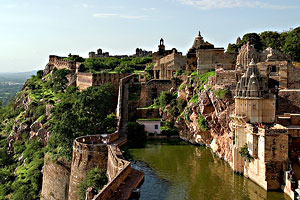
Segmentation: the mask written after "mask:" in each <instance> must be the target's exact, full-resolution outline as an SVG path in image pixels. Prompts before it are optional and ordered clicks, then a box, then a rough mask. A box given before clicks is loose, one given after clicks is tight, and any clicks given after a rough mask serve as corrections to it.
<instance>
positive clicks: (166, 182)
mask: <svg viewBox="0 0 300 200" xmlns="http://www.w3.org/2000/svg"><path fill="white" fill-rule="evenodd" d="M129 153H130V155H131V156H132V158H133V161H132V162H133V163H132V166H133V167H135V168H137V169H139V170H142V171H143V172H144V173H145V182H144V184H143V185H142V187H141V198H140V199H141V200H160V199H168V200H175V199H191V200H194V199H195V200H198V199H203V200H206V199H207V200H209V199H214V200H219V199H222V200H223V199H224V200H231V199H234V200H235V199H236V200H240V199H241V200H248V199H249V200H250V199H251V200H258V199H268V200H285V199H286V200H289V198H288V197H287V196H286V195H284V194H283V193H280V192H266V191H265V190H263V189H262V188H260V187H259V186H258V185H256V184H255V183H253V182H252V181H250V180H248V179H246V178H244V177H243V176H239V175H236V174H234V173H233V172H232V170H231V168H230V166H229V164H228V163H226V162H225V161H223V160H221V159H220V158H218V157H217V156H215V155H214V154H213V153H212V152H211V151H210V150H209V149H208V148H205V147H200V146H193V145H189V144H186V143H185V142H181V141H178V140H177V141H173V142H170V141H168V142H162V141H152V142H148V143H147V144H146V147H145V148H130V149H129Z"/></svg>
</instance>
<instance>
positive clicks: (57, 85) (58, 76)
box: [53, 69, 70, 91]
mask: <svg viewBox="0 0 300 200" xmlns="http://www.w3.org/2000/svg"><path fill="white" fill-rule="evenodd" d="M69 73H70V70H67V69H60V70H57V71H55V72H53V83H54V86H53V87H54V90H56V91H64V90H65V89H66V88H67V83H68V79H67V77H66V76H67V75H68V74H69Z"/></svg>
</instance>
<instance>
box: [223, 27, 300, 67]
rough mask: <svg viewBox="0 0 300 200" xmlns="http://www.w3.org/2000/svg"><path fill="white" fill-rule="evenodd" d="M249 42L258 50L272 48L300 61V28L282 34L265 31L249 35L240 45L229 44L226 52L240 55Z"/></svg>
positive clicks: (246, 35) (244, 37) (245, 36)
mask: <svg viewBox="0 0 300 200" xmlns="http://www.w3.org/2000/svg"><path fill="white" fill-rule="evenodd" d="M248 41H249V43H250V44H252V45H254V47H255V48H256V50H264V49H266V48H267V47H272V48H273V49H276V50H279V51H282V52H283V53H285V54H288V55H290V56H291V58H292V60H293V61H298V62H299V61H300V56H299V55H300V27H297V28H295V29H291V30H290V31H285V32H282V33H278V32H276V31H264V32H262V33H260V34H257V33H247V34H245V35H244V36H243V39H242V40H241V41H240V43H239V44H229V45H228V47H227V51H226V52H227V53H238V49H239V48H241V46H242V45H244V44H246V43H247V42H248Z"/></svg>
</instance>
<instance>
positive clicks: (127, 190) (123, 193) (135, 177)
mask: <svg viewBox="0 0 300 200" xmlns="http://www.w3.org/2000/svg"><path fill="white" fill-rule="evenodd" d="M143 180H144V173H143V172H140V171H138V170H136V169H133V168H131V172H130V174H129V176H128V177H127V178H126V179H125V182H123V183H122V184H121V185H120V187H119V188H118V191H116V192H115V193H114V194H113V196H112V197H111V198H110V200H127V199H129V198H130V195H131V191H132V190H133V189H135V188H137V187H138V186H139V185H140V184H141V183H142V181H143Z"/></svg>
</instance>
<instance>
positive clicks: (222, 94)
mask: <svg viewBox="0 0 300 200" xmlns="http://www.w3.org/2000/svg"><path fill="white" fill-rule="evenodd" d="M214 94H215V95H216V96H217V97H218V98H219V99H224V98H225V97H226V96H229V95H231V92H230V90H228V89H218V90H217V91H215V92H214Z"/></svg>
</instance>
